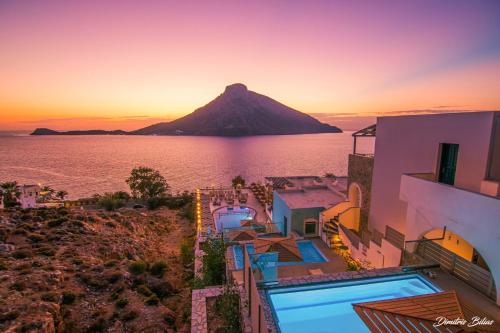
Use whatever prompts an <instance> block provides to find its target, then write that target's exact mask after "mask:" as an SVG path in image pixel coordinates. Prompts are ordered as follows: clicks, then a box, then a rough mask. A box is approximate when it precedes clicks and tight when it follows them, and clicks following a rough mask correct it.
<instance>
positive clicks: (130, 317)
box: [122, 310, 139, 321]
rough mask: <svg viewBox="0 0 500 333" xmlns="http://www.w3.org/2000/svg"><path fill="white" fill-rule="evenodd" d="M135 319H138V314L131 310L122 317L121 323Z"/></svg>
mask: <svg viewBox="0 0 500 333" xmlns="http://www.w3.org/2000/svg"><path fill="white" fill-rule="evenodd" d="M137 317H139V313H138V312H137V311H134V310H131V311H128V312H127V313H125V314H124V315H123V317H122V320H123V321H131V320H134V319H135V318H137Z"/></svg>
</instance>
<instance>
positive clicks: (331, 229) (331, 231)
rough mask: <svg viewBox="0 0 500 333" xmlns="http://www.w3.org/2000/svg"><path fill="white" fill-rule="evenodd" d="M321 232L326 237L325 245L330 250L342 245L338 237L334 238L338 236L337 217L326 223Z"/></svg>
mask: <svg viewBox="0 0 500 333" xmlns="http://www.w3.org/2000/svg"><path fill="white" fill-rule="evenodd" d="M323 232H324V233H325V235H326V237H327V245H328V246H329V247H330V248H331V247H336V246H341V245H342V241H341V240H340V237H334V236H338V234H339V215H337V216H335V217H334V218H332V219H330V220H328V221H326V222H325V223H324V224H323Z"/></svg>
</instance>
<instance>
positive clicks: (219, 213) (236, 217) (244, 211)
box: [214, 206, 256, 232]
mask: <svg viewBox="0 0 500 333" xmlns="http://www.w3.org/2000/svg"><path fill="white" fill-rule="evenodd" d="M255 215H256V212H255V209H253V208H250V207H245V206H237V207H222V208H219V209H217V210H216V211H215V212H214V220H215V227H216V228H217V232H222V229H228V228H238V227H240V226H241V221H243V220H253V219H254V217H255Z"/></svg>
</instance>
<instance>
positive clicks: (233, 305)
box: [215, 288, 241, 333]
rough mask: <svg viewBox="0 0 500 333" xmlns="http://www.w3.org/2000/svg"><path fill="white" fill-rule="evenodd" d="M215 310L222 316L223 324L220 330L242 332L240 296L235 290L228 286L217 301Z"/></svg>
mask: <svg viewBox="0 0 500 333" xmlns="http://www.w3.org/2000/svg"><path fill="white" fill-rule="evenodd" d="M215 311H216V312H217V314H218V315H219V316H220V317H221V318H222V322H223V326H222V327H221V329H220V330H218V332H221V333H222V332H227V333H231V332H241V325H240V297H239V295H238V293H237V292H236V291H235V290H232V289H229V288H226V290H224V293H223V294H222V295H220V296H219V297H217V300H216V301H215Z"/></svg>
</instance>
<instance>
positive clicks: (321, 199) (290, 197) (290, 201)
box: [276, 186, 346, 209]
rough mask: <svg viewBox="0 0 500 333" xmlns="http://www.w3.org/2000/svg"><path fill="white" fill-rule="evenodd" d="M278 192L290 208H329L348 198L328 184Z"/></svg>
mask: <svg viewBox="0 0 500 333" xmlns="http://www.w3.org/2000/svg"><path fill="white" fill-rule="evenodd" d="M276 193H277V195H278V196H279V197H280V198H281V199H282V200H283V201H284V202H285V203H286V205H287V206H288V207H289V208H290V209H299V208H320V207H323V208H328V207H331V206H334V205H336V204H338V203H340V202H342V201H345V200H346V198H345V197H343V196H342V195H340V194H338V193H336V192H335V191H333V190H332V189H330V188H328V187H326V186H325V187H305V188H302V189H293V190H276Z"/></svg>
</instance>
